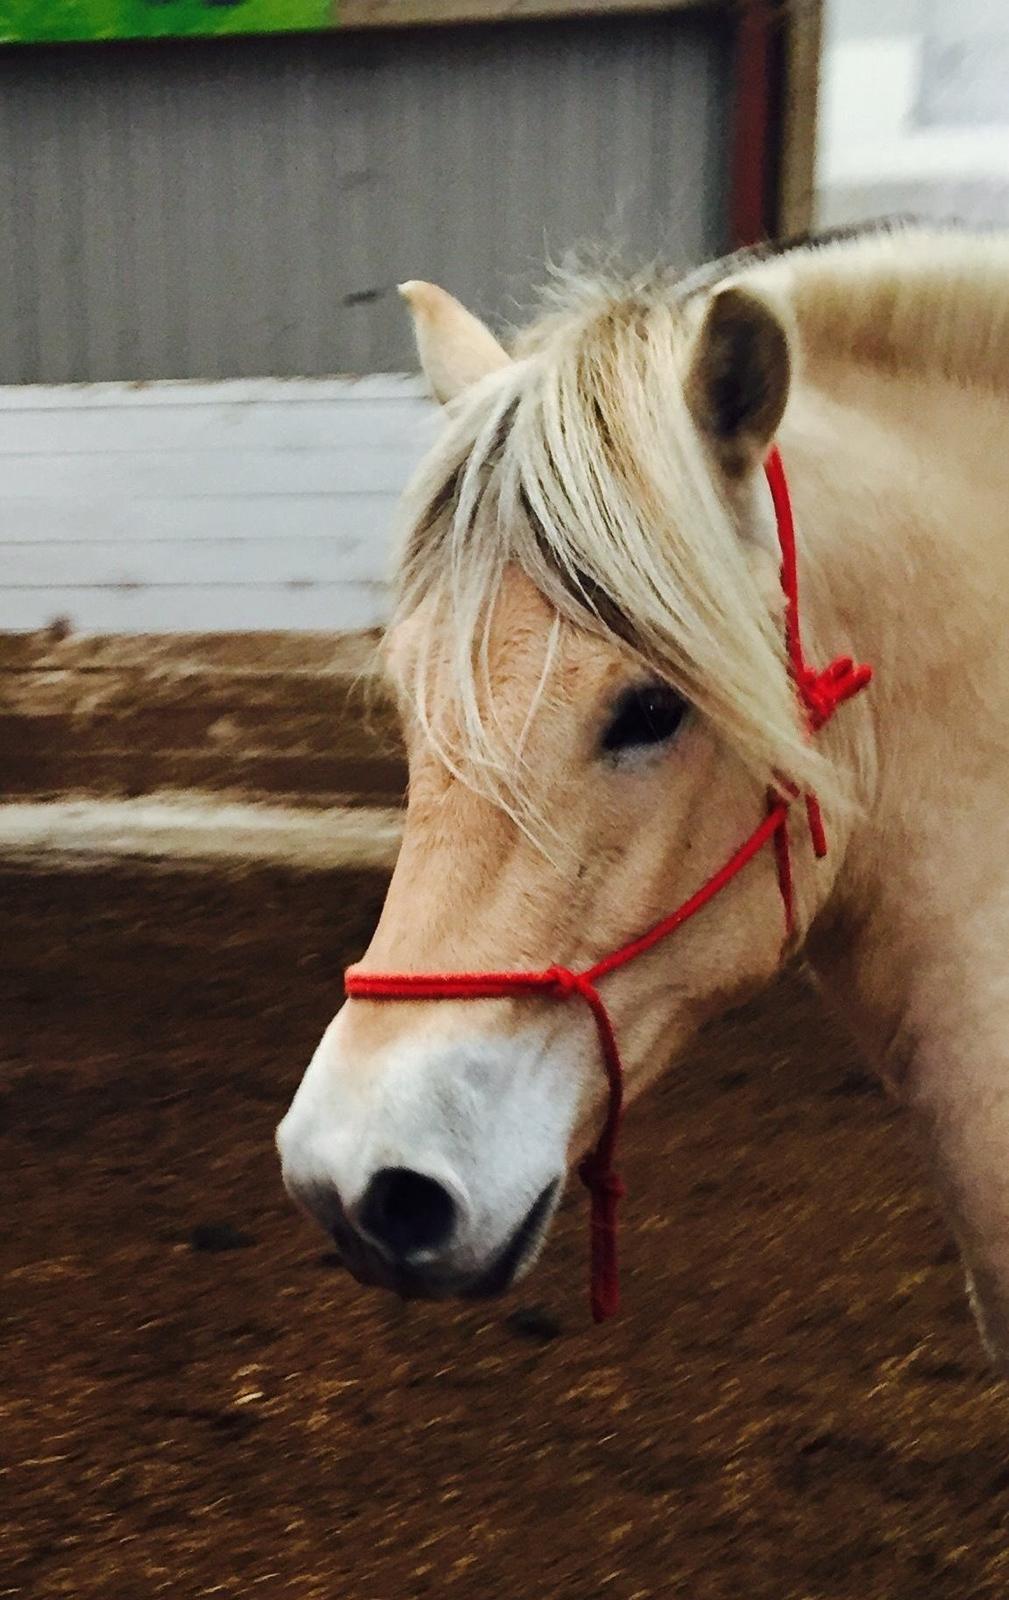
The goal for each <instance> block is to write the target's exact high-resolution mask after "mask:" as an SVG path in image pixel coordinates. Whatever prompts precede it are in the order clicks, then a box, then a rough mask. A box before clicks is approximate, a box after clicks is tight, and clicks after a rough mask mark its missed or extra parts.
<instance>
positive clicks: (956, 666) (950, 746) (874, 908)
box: [782, 369, 1009, 1064]
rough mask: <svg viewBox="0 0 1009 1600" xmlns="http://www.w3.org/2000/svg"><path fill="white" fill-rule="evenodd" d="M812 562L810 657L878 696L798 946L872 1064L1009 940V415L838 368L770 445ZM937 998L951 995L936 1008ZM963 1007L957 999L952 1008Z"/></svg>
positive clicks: (985, 403)
mask: <svg viewBox="0 0 1009 1600" xmlns="http://www.w3.org/2000/svg"><path fill="white" fill-rule="evenodd" d="M782 443H783V447H784V450H785V454H786V460H787V461H789V463H790V467H791V476H792V479H793V484H794V493H795V499H796V505H797V510H798V516H799V525H800V530H801V537H802V539H803V545H804V548H805V549H806V551H807V553H808V555H807V561H806V564H805V565H806V570H805V573H804V577H805V597H804V604H805V610H806V613H807V615H808V617H809V621H810V629H809V631H810V638H811V648H810V650H809V652H808V653H809V654H810V655H811V656H812V657H813V659H814V660H817V659H819V657H818V654H817V652H820V651H822V652H824V653H826V654H829V655H833V654H836V653H837V652H838V651H839V650H842V649H843V650H851V651H852V653H853V654H855V655H856V656H857V657H858V658H859V659H862V660H868V661H870V662H871V663H872V664H873V666H874V668H875V671H876V677H875V681H874V683H873V685H872V687H871V689H870V691H869V693H868V695H867V696H865V697H864V699H863V702H862V703H861V704H858V705H852V706H851V707H848V708H845V709H843V710H842V711H841V712H840V713H839V715H838V718H837V724H838V727H837V732H836V735H834V737H836V738H837V740H838V741H839V744H840V746H841V747H842V753H843V742H844V739H845V737H846V734H845V727H846V726H847V727H848V730H849V734H848V736H850V735H851V732H852V731H853V730H855V729H856V728H857V727H858V726H859V725H858V724H857V722H856V721H855V720H852V722H851V723H848V724H847V725H846V723H845V720H844V719H848V718H851V719H857V718H859V717H863V718H867V719H868V723H867V724H862V731H863V732H869V733H870V735H871V742H872V747H873V755H874V765H875V773H874V775H873V777H872V779H871V783H870V799H869V803H868V809H867V814H866V816H865V818H864V820H860V821H858V822H857V823H856V824H855V826H854V828H853V830H852V834H851V837H850V840H849V842H848V847H847V850H846V853H845V859H844V863H843V866H842V869H841V871H840V874H839V878H838V882H837V886H836V890H835V893H834V896H833V898H832V901H831V904H830V905H829V906H828V907H827V908H826V911H825V913H824V916H823V917H822V918H821V921H820V924H819V926H818V927H817V928H816V929H814V933H813V937H812V939H811V942H810V954H811V958H812V960H813V962H814V965H816V966H817V967H818V968H819V969H820V971H821V974H822V975H823V976H824V977H825V979H826V981H827V983H828V985H831V984H832V985H833V986H834V987H835V988H836V989H837V990H839V991H840V992H843V993H844V994H845V996H846V997H847V998H848V1000H849V1002H850V1005H851V1006H852V1008H853V1009H854V1011H855V1013H856V1016H857V1019H858V1021H859V1023H860V1025H861V1031H862V1032H863V1034H864V1035H865V1036H866V1039H867V1042H868V1043H869V1044H870V1046H871V1047H872V1048H873V1049H874V1051H875V1053H876V1054H877V1056H880V1055H885V1054H887V1053H888V1052H889V1053H893V1052H895V1053H896V1055H897V1057H898V1064H899V1058H900V1057H901V1056H903V1055H906V1054H908V1052H911V1051H913V1049H914V1048H915V1044H914V1041H915V1039H917V1038H918V1037H919V1036H920V1033H921V1031H922V1030H923V1029H930V1030H933V1031H935V1030H937V1029H939V1028H940V1027H941V1025H942V1022H943V1020H944V1019H945V1017H946V1016H947V1015H948V1010H949V1007H948V1003H947V999H948V994H949V989H950V985H951V984H954V985H955V984H960V985H961V986H962V987H963V988H964V990H965V991H966V989H967V988H969V987H970V985H971V984H972V983H975V984H976V983H980V984H983V983H984V982H985V981H987V980H986V973H987V969H988V966H989V965H993V963H994V962H996V961H997V962H999V963H1001V961H1002V959H1003V957H1002V954H1001V952H1002V950H1003V949H1004V948H1005V944H1006V940H1007V939H1009V807H1006V806H1005V804H1004V798H1003V797H1004V795H1005V792H1006V788H1007V786H1009V651H1007V650H1006V649H1005V646H1004V643H1003V639H1004V615H1005V596H1006V595H1007V594H1009V416H1007V415H1006V413H1005V409H1004V402H1003V403H1002V404H1001V405H1000V404H999V403H998V402H997V401H996V400H995V399H994V398H992V397H987V396H983V395H978V394H970V393H968V392H965V391H962V390H960V391H955V390H953V389H951V388H949V387H943V386H941V385H940V384H939V383H938V382H935V381H929V382H921V381H917V382H914V383H912V382H904V383H901V382H900V381H899V380H897V379H896V378H890V379H887V378H883V377H873V376H867V375H865V374H864V373H862V374H858V373H854V372H851V371H844V370H843V369H839V370H838V373H837V374H836V377H835V381H834V382H832V383H831V384H830V385H829V388H828V386H826V385H823V386H820V387H818V388H816V389H812V388H811V389H809V390H807V391H806V392H805V393H802V392H800V394H799V395H798V396H797V403H796V405H795V407H794V408H793V410H792V414H791V420H790V423H789V426H788V428H787V430H786V432H785V434H784V435H783V440H782ZM942 990H945V993H943V992H940V991H942ZM965 1003H966V999H965Z"/></svg>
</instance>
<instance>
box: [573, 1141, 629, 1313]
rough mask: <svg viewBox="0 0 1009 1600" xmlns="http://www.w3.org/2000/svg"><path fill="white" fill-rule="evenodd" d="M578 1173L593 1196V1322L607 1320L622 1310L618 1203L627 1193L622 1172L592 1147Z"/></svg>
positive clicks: (591, 1273) (590, 1224)
mask: <svg viewBox="0 0 1009 1600" xmlns="http://www.w3.org/2000/svg"><path fill="white" fill-rule="evenodd" d="M578 1176H579V1177H580V1178H581V1180H582V1182H583V1183H584V1185H585V1187H586V1189H588V1191H589V1194H590V1195H591V1197H592V1205H591V1211H590V1216H589V1240H590V1244H589V1250H590V1278H589V1304H590V1306H591V1309H592V1320H593V1322H606V1321H607V1320H608V1319H609V1318H610V1317H614V1316H616V1314H617V1312H618V1311H619V1310H620V1271H619V1263H618V1259H617V1206H618V1205H619V1204H620V1201H621V1200H622V1199H623V1198H624V1195H625V1194H626V1193H627V1191H626V1189H625V1188H624V1184H623V1180H622V1178H621V1177H620V1175H619V1173H617V1172H614V1170H613V1168H612V1167H610V1166H609V1165H607V1164H606V1163H605V1161H604V1160H603V1159H601V1158H600V1156H599V1153H598V1151H595V1150H593V1151H592V1152H591V1153H590V1154H589V1155H587V1156H585V1157H583V1159H582V1161H581V1162H580V1163H579V1166H578Z"/></svg>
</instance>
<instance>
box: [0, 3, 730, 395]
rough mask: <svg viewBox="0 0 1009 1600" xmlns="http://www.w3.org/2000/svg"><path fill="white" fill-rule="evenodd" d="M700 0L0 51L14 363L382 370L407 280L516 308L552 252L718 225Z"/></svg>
mask: <svg viewBox="0 0 1009 1600" xmlns="http://www.w3.org/2000/svg"><path fill="white" fill-rule="evenodd" d="M723 34H724V25H723V24H721V23H720V22H719V20H718V18H717V17H716V16H713V15H712V16H707V17H705V16H700V15H698V16H693V15H689V14H679V15H672V16H669V17H661V16H652V17H639V18H623V19H614V20H609V21H605V22H602V21H601V22H574V21H572V22H564V23H549V24H548V23H538V24H529V25H523V26H519V25H514V26H503V27H484V28H460V29H432V30H421V31H417V32H408V33H406V32H405V33H376V34H361V35H356V36H350V35H339V34H337V35H327V36H323V37H318V38H304V37H302V38H298V37H291V38H285V37H276V38H272V39H269V40H263V41H261V40H232V41H228V42H226V43H219V42H209V41H208V42H202V43H198V42H187V43H185V44H178V45H176V44H159V45H150V46H136V47H133V46H100V47H93V48H92V47H87V48H78V47H75V48H69V49H65V50H45V49H38V50H34V49H10V48H9V49H7V50H4V51H2V52H0V139H2V141H3V152H2V158H0V215H2V216H3V219H4V226H3V228H2V230H0V296H2V300H3V315H2V316H0V382H6V383H12V382H13V383H27V382H48V383H62V382H68V381H78V380H89V379H129V378H136V379H144V378H171V377H208V378H214V377H235V376H243V375H254V374H260V373H264V374H265V373H276V374H289V373H304V374H321V373H327V372H339V371H362V372H369V371H390V370H396V369H401V368H404V367H410V366H412V365H413V352H412V348H411V344H410V340H409V333H408V329H407V327H406V322H405V318H404V317H403V316H402V314H401V312H400V310H399V308H398V305H397V303H396V300H395V284H396V283H397V281H399V280H400V279H402V278H405V277H427V278H434V279H436V280H438V281H440V282H443V283H444V284H446V285H447V286H448V287H450V288H452V289H453V290H454V291H455V292H456V293H458V294H460V295H461V296H462V297H463V298H464V299H466V300H467V301H469V302H470V303H471V304H474V305H475V306H477V307H478V308H479V309H481V310H482V311H483V312H485V313H487V314H489V315H491V316H496V317H503V318H505V319H508V318H510V317H513V316H515V315H517V314H518V313H519V311H520V308H521V307H522V306H523V305H524V304H525V303H527V302H528V299H529V296H530V290H531V286H532V285H534V284H535V283H536V282H538V281H539V280H541V279H542V277H543V262H544V257H545V256H552V257H553V258H555V259H556V258H558V257H560V256H561V255H562V254H563V252H564V251H565V250H566V249H568V248H569V247H570V246H571V245H573V244H578V243H585V242H588V241H592V240H603V241H606V240H610V239H618V240H620V241H621V242H623V243H624V244H625V245H626V246H627V247H628V248H629V249H630V250H631V251H632V252H633V253H634V254H636V255H649V254H653V253H657V252H662V253H664V254H670V253H671V254H672V255H673V256H674V257H678V258H682V259H683V260H684V261H691V260H696V259H697V258H699V257H701V256H703V255H705V254H710V253H713V252H716V251H717V250H719V249H721V248H722V247H723V245H724V244H725V242H726V240H725V220H724V219H725V204H724V171H725V165H726V163H725V148H724V147H725V127H724V122H725V114H726V107H727V104H728V97H727V90H726V84H727V59H726V51H727V47H726V41H725V39H724V37H723Z"/></svg>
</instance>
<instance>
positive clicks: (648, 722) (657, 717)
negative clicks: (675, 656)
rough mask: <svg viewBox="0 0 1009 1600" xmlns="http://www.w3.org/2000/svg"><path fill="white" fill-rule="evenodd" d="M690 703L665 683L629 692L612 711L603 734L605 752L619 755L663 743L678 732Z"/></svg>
mask: <svg viewBox="0 0 1009 1600" xmlns="http://www.w3.org/2000/svg"><path fill="white" fill-rule="evenodd" d="M686 714H687V702H686V701H685V700H682V699H681V698H680V696H679V695H678V694H677V693H676V690H675V689H671V688H670V687H669V685H668V684H665V683H645V684H641V685H639V686H638V687H637V688H634V689H626V690H625V691H624V693H623V694H622V695H621V696H620V699H619V700H618V701H617V703H616V706H615V707H614V709H613V712H612V715H611V717H610V720H609V723H608V724H607V727H606V730H605V732H604V734H603V740H602V744H603V750H604V751H605V752H606V754H607V755H619V754H620V752H621V751H624V750H639V749H642V748H644V747H645V746H647V745H656V744H664V743H665V742H666V740H667V739H671V738H672V737H673V735H674V734H675V733H676V732H677V731H678V729H679V726H680V723H681V722H682V721H683V719H684V717H685V716H686Z"/></svg>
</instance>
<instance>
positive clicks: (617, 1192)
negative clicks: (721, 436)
mask: <svg viewBox="0 0 1009 1600" xmlns="http://www.w3.org/2000/svg"><path fill="white" fill-rule="evenodd" d="M765 472H766V474H767V481H768V484H769V485H770V489H771V497H772V500H773V502H774V510H775V517H776V520H777V527H778V542H779V544H780V546H781V587H782V590H783V591H784V595H785V646H786V650H787V652H788V660H789V667H790V671H791V675H792V678H793V681H794V683H795V687H796V691H797V693H798V695H799V697H800V699H801V701H802V705H803V709H804V713H805V716H806V719H807V723H808V726H809V729H810V732H811V733H815V732H817V731H818V730H819V729H820V728H822V727H823V725H824V723H826V722H828V721H829V720H830V718H831V717H832V716H833V714H834V712H835V711H836V710H837V708H838V706H840V705H843V704H844V702H845V701H846V700H850V699H851V697H852V696H853V695H855V694H858V692H859V690H861V689H864V688H865V686H866V684H867V683H868V682H869V680H870V678H871V677H872V669H871V667H867V666H856V665H855V664H854V662H853V661H852V660H851V658H850V657H848V656H844V657H840V658H838V660H836V661H833V662H831V664H830V665H829V666H828V667H827V668H825V669H824V671H823V672H820V673H817V672H815V671H814V670H813V669H812V668H811V667H809V666H808V665H807V663H806V660H805V658H804V656H803V653H802V634H801V630H800V626H799V585H798V572H797V562H796V551H795V526H794V522H793V519H792V507H791V502H790V499H789V494H788V484H787V482H786V479H785V473H784V468H783V467H782V464H781V457H780V455H779V454H778V451H777V449H774V450H772V451H771V453H770V455H769V456H768V458H767V462H766V464H765ZM786 789H787V793H788V798H781V797H776V796H774V795H773V794H772V795H771V796H770V797H769V799H768V810H767V815H766V816H765V817H764V819H763V821H762V822H761V823H760V824H759V825H758V826H757V827H756V828H755V829H754V830H753V832H752V833H751V834H750V836H749V838H747V839H745V840H744V841H743V843H742V844H741V845H740V846H739V848H738V850H736V851H735V853H734V854H733V855H731V856H730V857H729V859H728V861H726V862H725V863H724V865H723V866H721V867H719V869H718V871H717V872H714V873H713V874H712V875H711V877H710V878H709V879H708V880H707V882H706V883H704V884H702V886H701V888H700V889H698V890H697V891H696V892H695V893H694V894H693V895H691V896H690V898H689V899H688V900H685V901H684V902H683V904H682V905H681V906H678V907H677V909H676V910H675V911H673V912H672V913H671V914H670V915H669V916H668V917H664V918H663V919H662V921H661V922H657V923H656V924H655V926H654V927H653V928H650V929H649V930H648V932H647V933H643V934H641V935H640V936H639V937H638V938H636V939H632V940H631V941H630V942H629V943H628V944H625V945H622V946H621V947H620V949H619V950H615V951H613V953H612V954H611V955H608V956H604V957H603V958H602V959H601V960H600V961H597V962H596V963H595V964H594V965H593V966H591V967H587V968H586V970H585V971H584V972H571V971H569V970H568V969H567V968H566V967H547V968H546V969H545V970H544V971H542V972H448V973H417V972H401V973H373V972H362V971H361V970H360V969H359V968H358V967H351V968H350V969H349V970H348V972H347V974H346V979H345V987H346V991H347V994H348V995H351V996H353V997H354V998H355V999H359V1000H491V999H505V998H515V997H522V996H531V995H542V996H544V997H545V998H552V999H557V1000H570V999H574V998H578V999H580V1000H582V1001H584V1003H585V1004H586V1005H587V1006H588V1008H589V1010H590V1012H591V1013H592V1018H593V1021H594V1023H595V1026H596V1033H597V1036H598V1039H599V1050H600V1055H601V1056H602V1062H603V1068H604V1070H605V1073H606V1081H607V1088H608V1094H607V1104H606V1116H605V1120H604V1122H603V1126H602V1130H601V1132H600V1134H599V1137H598V1139H597V1140H596V1143H595V1145H594V1147H593V1148H592V1150H590V1151H589V1153H588V1154H587V1155H586V1156H585V1157H584V1158H583V1159H582V1161H581V1163H580V1165H579V1168H578V1172H579V1176H580V1177H581V1180H582V1182H583V1183H584V1184H585V1187H586V1188H587V1189H588V1191H589V1194H590V1196H591V1215H590V1244H591V1268H590V1300H591V1306H592V1315H593V1317H594V1319H595V1320H596V1321H597V1322H602V1321H603V1320H604V1319H605V1318H606V1317H610V1316H612V1315H613V1314H614V1312H616V1311H617V1309H618V1307H619V1302H620V1293H619V1276H618V1267H617V1206H618V1203H619V1201H620V1199H621V1198H622V1196H623V1194H624V1186H623V1183H622V1182H621V1179H620V1177H619V1175H618V1173H617V1171H616V1167H615V1164H614V1163H615V1158H616V1147H617V1138H618V1134H619V1131H620V1122H621V1117H622V1115H623V1101H624V1072H623V1063H622V1061H621V1059H620V1047H619V1045H618V1043H617V1037H616V1033H615V1032H614V1029H613V1023H612V1021H611V1019H610V1014H609V1012H608V1011H607V1009H606V1005H605V1002H604V1000H603V998H602V995H601V994H600V993H599V990H598V988H597V987H596V986H597V984H598V983H599V982H600V980H601V979H603V978H606V977H608V976H609V974H610V973H611V972H616V971H617V969H618V968H620V967H623V966H626V965H627V963H628V962H629V961H633V960H635V959H636V957H637V956H640V955H643V954H644V953H645V951H646V950H651V949H652V947H653V946H654V945H657V944H659V943H660V942H661V940H663V939H667V938H668V937H669V935H670V934H672V933H674V932H675V931H676V929H677V928H681V927H682V926H683V924H684V923H685V922H688V921H689V920H690V918H691V917H693V916H696V915H697V913H698V912H699V911H700V910H701V909H702V908H703V907H704V906H706V905H707V904H708V902H709V901H710V900H713V899H714V897H715V896H716V895H717V894H719V893H720V892H721V890H722V889H724V888H725V886H726V884H728V883H731V881H732V879H733V878H735V877H736V876H737V875H738V874H739V873H740V872H742V870H743V868H744V867H745V866H746V865H747V863H748V862H750V861H752V859H753V857H754V856H755V855H757V854H758V852H759V851H760V850H762V849H763V847H764V845H766V844H767V843H768V842H769V841H770V840H773V841H774V853H775V861H776V864H777V874H778V890H779V893H780V895H781V903H782V907H783V910H784V914H785V941H786V944H787V942H788V941H789V940H790V939H791V938H792V937H793V935H794V933H795V898H794V887H793V881H792V861H791V851H790V847H789V837H788V814H789V809H790V806H791V803H792V800H794V799H795V798H797V791H796V790H795V789H794V788H793V787H792V786H791V785H786ZM804 798H805V805H806V816H807V820H808V824H809V832H810V838H811V842H812V845H813V850H814V852H815V854H816V855H817V856H824V855H826V853H827V839H826V834H825V832H824V827H823V818H822V816H821V814H820V807H819V803H818V802H817V799H816V796H815V795H812V794H807V795H806V796H805V797H804Z"/></svg>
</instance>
